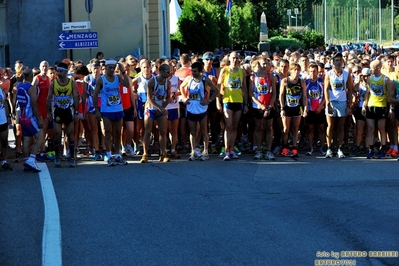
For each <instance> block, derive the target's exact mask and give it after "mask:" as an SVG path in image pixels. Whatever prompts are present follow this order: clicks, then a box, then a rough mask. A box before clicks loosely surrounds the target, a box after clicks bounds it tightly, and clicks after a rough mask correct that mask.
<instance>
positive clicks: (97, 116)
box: [96, 111, 102, 121]
mask: <svg viewBox="0 0 399 266" xmlns="http://www.w3.org/2000/svg"><path fill="white" fill-rule="evenodd" d="M96 118H97V120H98V121H101V120H102V116H101V113H100V111H96Z"/></svg>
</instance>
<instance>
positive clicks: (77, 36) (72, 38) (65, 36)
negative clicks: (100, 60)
mask: <svg viewBox="0 0 399 266" xmlns="http://www.w3.org/2000/svg"><path fill="white" fill-rule="evenodd" d="M89 48H98V35H97V32H77V33H63V32H61V33H58V50H66V49H89Z"/></svg>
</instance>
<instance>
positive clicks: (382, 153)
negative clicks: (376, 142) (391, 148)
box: [378, 150, 385, 159]
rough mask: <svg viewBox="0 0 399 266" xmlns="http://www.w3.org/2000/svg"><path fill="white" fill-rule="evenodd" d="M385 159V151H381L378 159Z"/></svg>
mask: <svg viewBox="0 0 399 266" xmlns="http://www.w3.org/2000/svg"><path fill="white" fill-rule="evenodd" d="M383 158H385V151H383V150H380V152H379V153H378V159H383Z"/></svg>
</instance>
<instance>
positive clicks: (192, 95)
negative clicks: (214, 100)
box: [187, 78, 208, 114]
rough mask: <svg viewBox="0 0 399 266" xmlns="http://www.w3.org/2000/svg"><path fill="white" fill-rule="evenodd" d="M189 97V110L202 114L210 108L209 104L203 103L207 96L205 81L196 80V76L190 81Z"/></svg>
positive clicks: (188, 87)
mask: <svg viewBox="0 0 399 266" xmlns="http://www.w3.org/2000/svg"><path fill="white" fill-rule="evenodd" d="M187 90H188V99H189V103H188V104H187V111H188V112H190V113H192V114H202V113H205V112H206V111H207V110H208V105H201V102H202V100H203V99H204V98H205V88H204V82H203V80H202V79H201V80H200V81H199V82H196V81H195V80H194V78H191V80H190V81H189V83H188V86H187Z"/></svg>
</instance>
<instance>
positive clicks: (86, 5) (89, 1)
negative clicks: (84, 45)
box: [85, 0, 93, 59]
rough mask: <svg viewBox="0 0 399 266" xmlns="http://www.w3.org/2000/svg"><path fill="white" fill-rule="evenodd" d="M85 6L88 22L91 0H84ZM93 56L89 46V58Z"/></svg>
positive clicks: (91, 5) (91, 9)
mask: <svg viewBox="0 0 399 266" xmlns="http://www.w3.org/2000/svg"><path fill="white" fill-rule="evenodd" d="M85 8H86V12H87V18H88V20H89V22H90V13H91V12H92V11H93V0H85ZM92 58H93V56H92V54H91V48H90V59H92Z"/></svg>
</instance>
